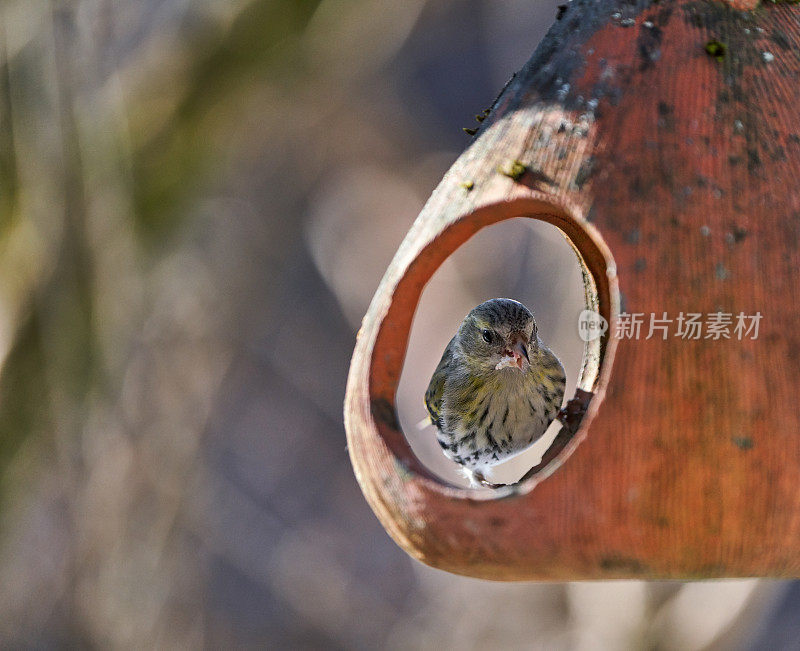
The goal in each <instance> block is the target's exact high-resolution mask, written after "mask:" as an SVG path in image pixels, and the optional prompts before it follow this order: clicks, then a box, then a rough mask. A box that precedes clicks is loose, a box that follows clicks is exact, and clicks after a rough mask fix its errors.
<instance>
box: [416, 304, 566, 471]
mask: <svg viewBox="0 0 800 651" xmlns="http://www.w3.org/2000/svg"><path fill="white" fill-rule="evenodd" d="M564 384H565V375H564V367H563V366H562V364H561V362H560V361H559V359H558V357H556V356H555V355H554V354H553V353H552V352H551V351H550V349H549V348H547V346H545V345H544V343H543V342H542V340H541V339H540V338H539V332H538V330H537V328H536V322H535V320H534V318H533V314H531V312H530V310H528V308H526V307H525V306H524V305H523V304H522V303H519V302H517V301H514V300H511V299H509V298H493V299H492V300H490V301H486V302H485V303H481V304H480V305H478V306H477V307H476V308H474V309H473V310H472V311H471V312H470V313H469V314H468V315H467V316H466V318H465V319H464V321H463V322H462V323H461V326H460V327H459V329H458V332H457V333H456V335H455V337H453V338H452V339H451V340H450V343H449V344H448V345H447V348H445V351H444V354H443V355H442V360H441V361H440V362H439V365H438V366H437V367H436V370H435V371H434V373H433V377H432V378H431V381H430V384H429V385H428V390H427V391H426V392H425V407H426V409H427V411H428V415H429V416H430V419H431V422H432V423H433V424H434V425H436V428H437V429H438V430H439V431H438V433H437V436H436V439H437V441H438V442H439V445H440V446H441V448H442V451H443V452H444V454H445V456H447V457H448V458H449V459H452V460H453V461H455V462H456V463H458V464H459V465H461V466H462V468H463V470H464V473H465V474H466V476H467V477H468V478H469V480H470V484H471V485H472V486H480V485H485V486H492V485H493V484H491V483H490V482H489V481H488V480H487V479H486V473H487V471H488V469H490V468H491V467H492V466H494V465H496V464H498V463H500V462H501V461H505V460H506V459H508V458H510V457H512V456H515V455H517V454H519V453H520V452H522V451H523V450H525V449H526V448H528V447H529V446H530V445H532V444H533V443H534V442H535V441H536V440H538V439H539V438H540V437H541V436H542V435H543V434H544V432H545V430H546V429H547V427H548V425H549V424H550V422H551V421H552V420H553V418H555V416H556V415H557V414H558V411H559V409H560V407H561V403H562V401H563V398H564Z"/></svg>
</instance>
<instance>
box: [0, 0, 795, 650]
mask: <svg viewBox="0 0 800 651" xmlns="http://www.w3.org/2000/svg"><path fill="white" fill-rule="evenodd" d="M560 1H561V0H540V2H535V3H534V2H530V1H529V2H522V1H521V0H509V1H506V2H492V1H490V0H437V1H435V2H434V1H431V2H426V1H424V0H405V1H404V2H401V3H396V2H394V3H393V2H377V1H374V0H323V1H321V2H320V1H317V0H138V1H128V2H122V1H119V0H3V2H2V3H1V4H0V17H1V18H2V20H0V43H2V47H0V362H1V363H2V373H1V374H0V577H2V580H0V647H2V648H53V647H60V646H69V647H80V648H118V649H127V648H151V647H163V648H203V647H209V648H250V647H254V648H287V649H308V648H325V649H337V648H341V649H374V648H387V649H428V648H435V647H436V648H443V649H450V648H453V649H454V648H459V649H473V648H487V647H489V648H508V649H517V648H519V649H531V648H541V649H606V648H607V649H705V648H710V649H750V648H770V649H774V648H798V644H800V643H798V639H800V617H798V613H800V588H798V584H795V583H791V582H778V581H757V580H738V581H724V582H708V583H692V584H682V583H678V582H659V583H643V582H636V581H632V582H613V583H575V584H519V585H517V584H514V585H507V584H496V583H490V582H483V581H478V580H471V579H466V578H462V577H456V576H451V575H448V574H445V573H442V572H438V571H435V570H432V569H430V568H427V567H424V566H422V565H420V564H418V563H416V562H415V561H412V560H411V559H410V558H408V557H406V556H405V554H404V553H402V552H401V551H400V550H399V548H397V547H396V546H395V545H394V543H393V542H392V541H391V540H390V539H389V537H388V536H387V535H386V534H385V532H384V531H383V530H382V528H381V527H380V525H379V524H378V522H377V520H376V519H375V517H374V516H373V515H372V513H371V512H370V510H369V508H368V507H367V505H366V503H365V501H364V500H363V498H362V496H361V493H360V492H359V489H358V486H357V485H356V482H355V479H354V477H353V474H352V471H351V468H350V464H349V461H348V458H347V453H346V450H345V435H344V429H343V425H342V413H341V412H342V400H343V397H344V386H345V379H346V375H347V369H348V363H349V356H350V353H351V351H352V347H353V345H354V339H355V332H356V330H357V329H358V326H359V322H360V319H361V316H362V315H363V313H364V312H365V310H366V307H367V305H368V303H369V300H370V298H371V296H372V293H373V292H374V290H375V288H376V287H377V285H378V282H379V280H380V277H381V275H382V274H383V271H384V269H385V267H386V266H387V264H388V263H389V261H390V259H391V257H392V255H393V253H394V251H395V249H396V247H397V246H398V244H399V243H400V241H401V239H402V237H403V236H404V234H405V232H406V230H407V229H408V227H409V226H410V225H411V222H412V221H413V219H414V217H415V216H416V214H417V213H418V212H419V210H420V208H421V207H422V205H423V203H424V201H425V199H426V198H427V196H428V195H429V193H430V192H431V190H432V189H433V188H434V187H435V186H436V184H437V183H438V181H439V179H440V178H441V176H442V174H443V173H444V171H445V170H446V169H447V168H448V167H449V166H450V164H451V163H452V162H453V160H454V159H455V157H456V156H457V155H458V154H459V152H460V151H461V150H462V149H463V148H464V147H465V146H466V145H467V144H468V138H467V136H466V135H465V134H464V133H463V132H462V131H461V127H463V126H474V124H475V122H474V117H473V116H474V115H475V114H476V113H479V112H480V111H481V110H483V109H484V108H486V107H487V106H489V105H490V104H491V102H492V100H493V99H494V97H495V96H496V94H497V92H498V91H499V90H500V88H501V87H502V85H503V84H504V83H505V81H506V80H507V79H508V78H509V77H510V75H511V74H512V73H513V72H514V71H515V70H517V69H518V68H519V67H520V66H521V65H522V64H523V63H524V62H525V61H526V60H527V58H528V57H529V55H530V54H531V53H532V51H533V50H534V48H535V46H536V44H537V43H538V41H539V40H540V39H541V37H542V36H543V34H544V32H545V30H546V29H547V27H548V26H549V25H550V23H551V22H552V20H553V19H554V16H555V13H556V4H557V3H558V2H560ZM467 247H472V248H465V249H463V250H462V251H459V252H458V254H457V255H456V256H454V258H452V259H451V260H448V262H447V263H446V264H445V265H444V266H443V267H442V269H441V270H440V272H439V273H438V274H437V276H436V277H435V278H434V280H433V281H432V283H431V285H430V286H429V288H428V290H427V291H426V294H425V296H424V297H423V302H422V304H421V306H420V309H419V311H418V315H417V319H416V322H415V326H414V331H413V333H412V341H411V345H410V348H409V355H408V363H407V365H406V369H405V371H404V376H403V381H402V385H401V387H400V394H399V396H398V400H399V406H400V410H401V413H400V416H401V419H402V421H403V423H404V424H405V425H406V431H407V432H408V433H409V437H410V439H411V442H412V445H413V446H414V449H415V450H416V451H417V452H418V454H419V455H420V457H421V458H422V459H423V460H424V461H425V462H426V463H428V464H429V465H430V466H431V467H432V468H434V469H435V470H436V471H437V472H439V473H440V474H442V475H443V476H446V477H448V478H450V479H451V480H453V481H458V477H457V475H454V474H453V469H452V467H451V466H449V465H448V464H447V463H445V461H444V459H443V457H441V455H440V454H439V453H438V451H437V450H435V449H434V448H432V447H430V443H432V433H431V432H430V431H428V432H427V433H426V432H425V431H419V430H416V429H415V428H414V423H416V422H417V421H418V420H420V419H421V418H422V417H423V416H424V412H423V411H422V393H423V391H424V388H425V385H426V383H427V380H428V378H429V376H430V373H431V372H432V370H433V368H434V367H435V366H436V363H437V362H438V358H439V356H440V355H441V351H442V350H443V348H444V345H445V344H446V342H447V341H448V339H449V338H450V336H452V334H453V332H454V331H455V328H456V326H457V324H458V322H459V321H460V319H461V318H462V317H463V315H464V314H465V313H466V311H468V310H469V309H470V308H471V307H472V306H473V305H474V304H476V303H478V302H480V301H481V300H484V299H485V298H489V297H491V296H494V295H513V296H514V297H517V298H521V299H523V300H524V301H526V302H527V303H528V304H529V306H530V307H531V308H532V309H533V310H534V312H535V313H536V315H537V319H538V320H539V323H540V327H541V329H542V335H543V337H544V339H545V341H547V342H548V343H551V344H552V346H553V347H554V349H555V350H556V351H557V352H558V353H559V355H561V356H562V358H563V359H564V361H565V365H566V366H567V370H568V372H569V374H570V380H571V381H572V383H573V384H574V380H575V372H576V369H577V364H578V363H579V360H580V345H579V342H577V341H576V339H577V338H576V337H575V336H574V333H575V320H576V318H577V312H578V311H579V309H580V283H579V281H578V276H577V264H576V263H575V261H574V260H573V259H572V258H571V257H570V252H569V249H568V248H567V247H566V245H565V243H564V242H563V240H562V239H561V238H560V235H559V234H558V232H557V231H554V230H553V229H550V227H547V226H545V225H541V224H528V223H525V224H518V223H509V224H503V225H500V226H496V227H493V228H492V229H488V230H487V231H486V233H482V234H479V236H478V238H476V239H475V240H474V241H473V242H470V243H468V245H467ZM476 261H477V262H476ZM536 454H537V452H536V451H533V452H532V453H531V455H532V456H531V457H530V458H526V459H525V460H524V462H520V463H521V464H522V465H519V466H518V467H515V468H511V469H509V470H508V472H509V473H510V474H511V475H513V474H514V473H518V474H522V472H524V471H525V470H527V468H528V467H530V465H532V463H535V455H536ZM538 454H541V450H539V451H538ZM526 464H527V465H526Z"/></svg>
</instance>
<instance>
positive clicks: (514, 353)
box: [496, 334, 531, 372]
mask: <svg viewBox="0 0 800 651" xmlns="http://www.w3.org/2000/svg"><path fill="white" fill-rule="evenodd" d="M509 344H510V345H509V346H508V348H506V349H505V350H504V351H503V352H504V355H503V358H502V359H501V360H500V363H499V364H498V365H497V367H496V368H497V369H501V368H507V367H509V366H514V367H516V368H518V369H519V370H520V371H523V372H525V371H527V370H528V367H529V366H530V364H531V360H530V357H528V339H527V337H525V335H523V334H515V335H512V337H511V341H510V342H509Z"/></svg>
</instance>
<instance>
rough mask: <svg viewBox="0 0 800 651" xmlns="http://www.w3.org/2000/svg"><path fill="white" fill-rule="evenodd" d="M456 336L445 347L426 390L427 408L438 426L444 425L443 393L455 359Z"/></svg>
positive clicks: (432, 420)
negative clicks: (442, 419)
mask: <svg viewBox="0 0 800 651" xmlns="http://www.w3.org/2000/svg"><path fill="white" fill-rule="evenodd" d="M454 342H455V337H454V338H453V339H451V340H450V343H449V344H447V348H445V349H444V354H443V355H442V359H441V360H440V361H439V366H437V367H436V370H435V371H434V372H433V377H431V381H430V384H429V385H428V390H427V391H426V392H425V408H426V409H427V410H428V414H429V415H430V417H431V422H432V423H433V424H434V425H436V427H438V428H440V429H441V427H442V421H441V418H442V394H443V393H444V381H445V379H446V378H447V373H448V370H449V367H450V364H451V363H452V361H453V348H454V346H455V343H454Z"/></svg>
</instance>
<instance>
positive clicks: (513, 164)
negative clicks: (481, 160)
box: [497, 160, 528, 181]
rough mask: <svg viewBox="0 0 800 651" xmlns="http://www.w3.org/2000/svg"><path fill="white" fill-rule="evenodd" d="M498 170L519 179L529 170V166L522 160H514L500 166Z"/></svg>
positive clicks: (516, 179)
mask: <svg viewBox="0 0 800 651" xmlns="http://www.w3.org/2000/svg"><path fill="white" fill-rule="evenodd" d="M497 171H498V172H500V174H502V175H504V176H507V177H508V178H510V179H513V180H515V181H519V180H520V179H521V178H522V175H523V174H525V172H527V171H528V166H527V165H526V164H525V163H523V162H522V161H518V160H513V161H509V162H508V163H506V164H505V165H503V166H502V167H500V168H499V169H498V170H497Z"/></svg>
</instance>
